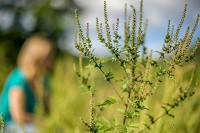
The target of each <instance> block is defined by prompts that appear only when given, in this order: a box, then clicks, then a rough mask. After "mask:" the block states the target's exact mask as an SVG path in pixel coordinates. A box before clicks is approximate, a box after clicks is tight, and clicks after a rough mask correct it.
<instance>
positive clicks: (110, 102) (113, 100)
mask: <svg viewBox="0 0 200 133" xmlns="http://www.w3.org/2000/svg"><path fill="white" fill-rule="evenodd" d="M115 103H117V99H116V98H115V97H109V98H108V99H106V100H104V101H103V102H101V103H99V104H97V106H98V107H99V108H100V109H101V110H102V109H104V108H106V107H109V106H110V105H113V104H115Z"/></svg>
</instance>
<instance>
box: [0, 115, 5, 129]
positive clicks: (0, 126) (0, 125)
mask: <svg viewBox="0 0 200 133" xmlns="http://www.w3.org/2000/svg"><path fill="white" fill-rule="evenodd" d="M0 133H4V119H3V115H2V114H0Z"/></svg>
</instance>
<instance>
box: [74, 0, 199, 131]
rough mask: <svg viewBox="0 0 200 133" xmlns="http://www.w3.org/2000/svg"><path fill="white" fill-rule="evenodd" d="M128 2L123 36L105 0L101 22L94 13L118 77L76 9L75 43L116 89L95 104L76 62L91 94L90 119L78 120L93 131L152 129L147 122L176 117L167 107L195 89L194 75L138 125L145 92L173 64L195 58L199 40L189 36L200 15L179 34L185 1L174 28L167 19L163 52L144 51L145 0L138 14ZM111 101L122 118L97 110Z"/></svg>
mask: <svg viewBox="0 0 200 133" xmlns="http://www.w3.org/2000/svg"><path fill="white" fill-rule="evenodd" d="M130 7H131V9H132V16H128V15H127V14H128V13H127V5H126V4H125V9H124V22H123V24H124V36H121V35H120V34H119V32H118V31H119V23H120V20H119V18H117V19H116V23H115V24H113V26H112V27H113V28H112V30H111V28H110V27H111V26H110V25H109V19H108V13H107V12H108V11H107V5H106V1H104V23H102V22H100V21H99V19H98V18H96V31H97V35H98V40H99V41H100V43H102V44H103V45H104V46H105V47H106V48H107V49H108V50H109V51H110V53H111V54H112V57H110V58H109V59H110V60H111V61H112V62H115V63H117V64H118V66H119V67H121V68H122V70H123V72H124V73H123V74H121V77H115V73H113V72H112V71H111V70H109V69H108V68H105V64H106V61H105V60H104V59H102V58H99V57H97V56H96V55H95V54H94V49H93V48H92V45H93V44H92V41H91V38H90V34H89V24H88V23H87V25H86V35H84V33H83V30H82V26H81V23H80V21H79V17H78V11H77V10H76V11H75V19H76V24H77V30H76V31H75V36H74V40H75V47H76V48H77V49H78V51H79V52H80V53H81V55H83V56H86V57H88V59H89V61H90V64H89V65H90V66H91V65H92V66H93V68H97V69H99V70H100V72H101V73H102V75H103V76H104V78H105V81H106V82H108V83H109V84H110V85H111V88H112V89H113V91H114V93H115V94H116V96H115V97H114V96H111V97H109V98H107V99H105V100H104V101H102V102H100V103H97V104H96V106H94V105H95V104H94V102H93V101H94V100H93V99H94V89H95V86H92V85H91V83H89V82H88V81H89V78H90V76H89V75H86V76H84V74H83V73H84V72H83V68H82V65H80V70H79V71H77V75H78V77H80V78H81V81H82V84H83V86H85V87H86V88H87V89H88V92H89V96H90V113H89V114H90V120H89V122H86V121H84V120H82V119H81V121H82V122H83V123H84V125H86V127H88V129H89V131H90V132H91V133H96V132H106V131H113V132H118V133H131V132H143V131H145V130H147V129H149V130H150V129H151V126H152V125H153V124H155V123H156V122H157V121H158V120H159V119H161V118H162V117H163V116H165V115H167V116H170V117H174V115H173V114H171V110H173V109H175V108H177V107H178V106H179V105H180V104H181V103H182V102H183V101H185V100H186V99H188V98H189V97H191V96H192V95H194V92H195V91H194V90H195V89H194V88H195V86H194V85H193V84H192V83H193V82H195V81H194V80H193V79H194V78H193V76H191V80H190V82H189V83H188V85H187V86H181V85H180V87H179V90H180V91H179V93H178V94H177V96H176V98H174V99H171V100H169V102H168V103H163V106H161V108H160V109H161V110H162V109H163V113H162V114H161V115H159V116H156V117H155V116H153V115H151V114H149V113H148V114H147V117H148V119H149V122H145V124H142V125H139V124H140V122H138V120H139V118H140V117H141V112H142V111H144V110H145V111H148V110H149V108H148V106H147V105H146V101H148V98H149V97H152V96H153V94H154V93H155V91H156V90H157V89H158V86H159V84H160V83H162V82H165V80H164V79H166V78H169V79H171V80H175V78H174V77H175V75H174V74H175V73H174V71H175V70H176V68H177V67H179V66H184V65H185V64H186V63H188V62H189V61H191V60H192V59H193V58H194V57H195V53H196V51H197V48H198V46H199V44H200V39H199V38H197V39H196V43H195V46H194V47H193V48H191V41H192V38H193V35H194V33H195V30H196V28H197V26H198V22H199V18H200V15H197V18H196V22H195V24H194V26H193V28H192V30H190V27H188V28H187V30H186V31H185V34H184V35H183V36H182V37H180V36H179V33H180V30H181V27H182V24H183V22H184V19H185V16H186V12H187V5H185V7H184V11H183V14H182V17H181V20H180V22H179V24H178V26H177V28H176V29H175V30H174V26H171V21H170V20H169V21H168V26H167V32H166V36H165V39H164V41H163V48H162V51H153V50H151V51H148V50H147V48H146V46H145V36H146V27H147V21H145V23H144V22H143V0H141V1H140V11H139V14H138V12H136V9H135V8H134V6H132V5H131V6H130ZM137 16H139V20H138V21H137V20H136V18H137ZM137 22H138V23H137ZM103 26H104V27H103ZM104 28H105V30H104ZM112 31H113V32H112ZM103 32H105V33H103ZM112 33H113V34H112ZM153 53H158V55H159V58H158V59H157V60H156V59H154V58H152V55H153ZM81 60H82V58H80V64H82V63H81ZM91 70H93V69H91ZM194 72H195V71H194ZM119 78H120V79H119ZM116 80H117V81H118V82H120V84H121V87H120V88H121V90H119V88H117V87H116V86H115V83H116V82H115V81H116ZM174 82H175V81H174ZM113 104H118V105H119V108H120V109H119V110H120V112H121V117H122V119H120V120H121V121H119V120H118V119H117V118H114V119H113V120H109V119H107V118H105V117H102V116H101V113H98V112H97V110H98V108H99V111H102V110H103V109H105V108H107V107H111V105H113ZM113 117H115V116H113Z"/></svg>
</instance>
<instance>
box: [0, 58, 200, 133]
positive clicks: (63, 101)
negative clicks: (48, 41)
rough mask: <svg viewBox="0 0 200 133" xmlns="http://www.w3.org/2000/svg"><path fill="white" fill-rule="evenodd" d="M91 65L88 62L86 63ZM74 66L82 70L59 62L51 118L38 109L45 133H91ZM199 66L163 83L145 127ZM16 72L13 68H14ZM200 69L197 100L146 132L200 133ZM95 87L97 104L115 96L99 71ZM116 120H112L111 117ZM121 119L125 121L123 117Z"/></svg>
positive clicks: (178, 71)
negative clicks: (149, 119)
mask: <svg viewBox="0 0 200 133" xmlns="http://www.w3.org/2000/svg"><path fill="white" fill-rule="evenodd" d="M86 62H87V61H86ZM74 64H75V65H76V66H78V59H77V58H74V57H71V56H66V57H63V58H60V59H57V61H56V62H55V66H54V71H53V73H52V76H51V85H52V97H51V113H50V115H49V116H44V115H43V114H42V109H41V108H40V106H39V107H38V109H37V117H38V120H37V124H38V126H39V127H40V128H41V132H46V133H87V132H88V131H86V128H85V127H84V125H83V124H82V123H81V121H80V118H83V119H84V120H85V121H88V117H89V115H88V114H89V113H88V111H89V96H88V94H87V93H86V92H85V91H84V90H83V89H81V87H80V86H81V84H80V81H79V79H78V77H77V76H76V75H75V71H74V67H73V66H74ZM108 67H110V68H112V71H113V72H114V73H115V72H116V76H115V77H118V76H120V74H121V70H120V69H121V68H120V67H118V66H117V65H113V64H112V63H109V64H108ZM194 67H195V63H190V64H188V65H186V66H184V67H178V68H177V69H176V72H175V81H176V82H174V81H173V80H168V79H166V81H165V82H163V83H161V84H160V85H159V87H158V89H157V90H156V92H155V94H154V95H153V96H152V98H150V99H149V100H148V102H147V103H146V104H147V105H148V107H149V111H148V112H142V115H141V119H142V120H141V123H145V122H148V119H147V116H146V114H147V113H150V114H152V115H153V116H155V117H157V116H158V115H160V114H162V113H163V111H164V110H163V109H161V106H162V105H163V104H164V103H167V102H169V99H173V98H175V96H176V93H177V92H178V91H179V90H178V88H179V87H180V85H182V86H187V83H188V82H189V80H190V77H191V74H192V69H193V68H194ZM11 68H12V67H11ZM11 68H5V67H2V70H3V71H1V72H0V75H1V78H0V83H1V85H2V84H3V82H4V80H5V77H6V74H8V73H9V71H10V70H11ZM199 74H200V68H199V66H197V71H196V73H195V79H196V80H197V85H196V93H195V95H194V96H192V97H191V98H189V99H188V100H186V101H185V102H184V103H183V104H182V105H181V106H179V107H178V108H177V109H174V110H173V111H172V114H173V115H174V116H175V118H171V117H169V116H164V117H163V118H162V119H160V120H159V121H158V122H157V123H156V124H154V125H153V126H152V127H151V128H152V130H150V131H149V130H146V132H150V133H170V132H171V133H172V132H174V133H199V132H200V113H199V112H200V92H199V89H200V84H199V83H200V81H199V78H198V77H199ZM91 77H92V80H91V82H92V84H93V85H94V89H95V91H96V94H95V96H94V98H95V100H94V102H95V103H98V102H101V101H102V100H103V99H105V98H107V97H108V96H115V93H114V92H113V90H112V89H111V87H110V85H109V84H108V83H106V82H105V80H104V78H103V77H102V74H101V73H100V72H99V71H98V70H96V69H95V70H93V71H92V73H91ZM116 88H117V89H118V90H119V91H120V87H119V86H118V84H117V83H116ZM117 109H118V107H117V106H111V108H108V109H105V110H104V111H103V112H99V113H101V114H102V115H103V116H105V117H110V116H113V115H115V116H120V113H119V112H118V111H116V110H117ZM110 118H112V117H110ZM119 119H122V118H120V117H119Z"/></svg>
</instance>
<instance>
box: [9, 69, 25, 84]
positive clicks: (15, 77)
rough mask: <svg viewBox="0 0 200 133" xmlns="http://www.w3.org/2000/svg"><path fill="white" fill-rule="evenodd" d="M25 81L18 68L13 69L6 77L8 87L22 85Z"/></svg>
mask: <svg viewBox="0 0 200 133" xmlns="http://www.w3.org/2000/svg"><path fill="white" fill-rule="evenodd" d="M25 82H26V79H25V77H24V75H23V73H22V72H21V70H20V68H15V69H14V70H13V71H12V72H11V73H10V75H9V76H8V79H7V83H8V84H10V85H23V84H25Z"/></svg>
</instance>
